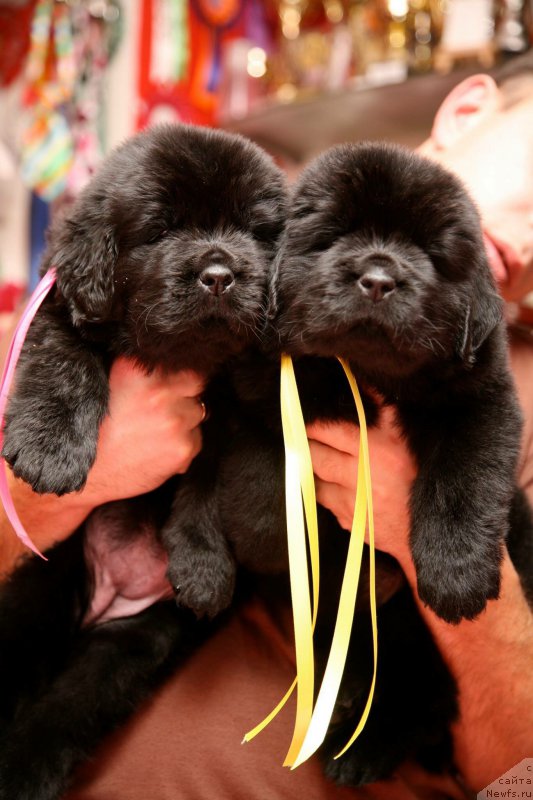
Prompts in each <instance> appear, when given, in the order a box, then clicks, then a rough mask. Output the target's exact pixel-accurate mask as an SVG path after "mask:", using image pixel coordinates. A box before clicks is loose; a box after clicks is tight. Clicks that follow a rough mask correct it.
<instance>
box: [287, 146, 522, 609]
mask: <svg viewBox="0 0 533 800" xmlns="http://www.w3.org/2000/svg"><path fill="white" fill-rule="evenodd" d="M279 264H280V269H279V282H278V292H279V314H278V317H277V330H278V333H279V336H280V340H281V345H282V347H283V349H285V350H286V351H287V352H288V353H290V354H292V355H293V356H296V357H300V356H304V355H313V356H322V357H334V356H342V357H343V358H345V359H346V360H347V361H348V362H349V363H350V365H351V367H352V369H353V370H354V372H355V374H356V376H357V377H358V378H359V380H360V381H361V383H362V385H363V386H366V387H368V388H370V389H372V390H374V391H377V392H378V393H379V394H380V395H381V397H382V398H383V400H384V402H385V403H387V404H394V406H395V407H396V409H397V418H398V423H399V425H400V428H401V430H402V432H403V434H404V436H405V439H406V442H407V444H408V446H409V447H410V449H411V451H412V453H413V455H414V457H415V459H416V463H417V465H418V476H417V478H416V480H415V482H414V486H413V490H412V496H411V535H410V543H411V549H412V553H413V558H414V562H415V565H416V571H417V580H418V592H419V594H420V597H421V599H422V600H423V601H424V602H425V603H427V604H428V605H430V606H431V607H432V608H433V610H434V611H435V612H436V613H437V614H439V615H440V616H441V617H443V618H444V619H446V620H447V621H448V622H458V621H459V620H460V619H462V618H468V619H473V618H474V617H475V616H476V615H477V614H479V613H480V612H481V611H482V610H483V608H484V607H485V605H486V602H487V600H489V599H491V598H496V597H497V596H498V592H499V586H500V559H501V554H502V545H503V541H504V538H505V536H506V534H507V530H508V514H509V507H510V502H511V498H512V495H513V491H514V485H515V472H516V465H517V458H518V452H519V444H520V433H521V415H520V411H519V408H518V402H517V399H516V395H515V390H514V387H513V382H512V378H511V376H510V372H509V367H508V358H507V336H506V331H505V327H504V323H503V319H502V302H501V300H500V298H499V296H498V294H497V291H496V288H495V285H494V282H493V279H492V275H491V271H490V268H489V266H488V263H487V260H486V256H485V249H484V245H483V240H482V234H481V228H480V223H479V219H478V215H477V213H476V211H475V208H474V206H473V204H472V203H471V201H470V199H469V198H468V196H467V194H466V192H465V190H464V189H463V187H462V186H461V184H460V183H459V181H458V180H457V179H456V178H455V177H453V176H452V175H451V174H449V173H448V172H447V171H445V170H443V169H442V168H440V167H438V166H437V165H435V164H433V163H430V162H429V161H426V160H424V159H422V158H420V157H419V156H416V155H413V154H408V153H407V152H402V151H400V150H398V149H396V148H393V147H385V146H383V147H379V148H376V147H374V146H365V145H359V146H348V145H347V146H344V147H339V148H334V149H333V150H331V151H329V152H328V153H326V154H325V155H323V156H322V157H321V158H319V159H318V160H317V161H316V162H315V163H314V164H313V165H312V166H311V167H309V169H308V170H307V171H306V173H305V174H304V175H303V177H302V179H301V181H300V183H299V186H298V188H297V189H296V192H295V194H294V197H293V202H292V204H291V210H290V214H289V219H288V223H287V228H286V233H285V237H284V242H283V245H282V247H281V252H280V255H279ZM316 380H317V382H318V380H319V379H318V378H316Z"/></svg>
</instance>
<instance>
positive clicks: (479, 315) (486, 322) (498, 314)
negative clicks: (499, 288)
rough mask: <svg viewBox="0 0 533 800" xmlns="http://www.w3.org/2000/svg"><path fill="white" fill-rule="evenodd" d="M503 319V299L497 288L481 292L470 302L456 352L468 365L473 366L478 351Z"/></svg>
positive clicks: (459, 333)
mask: <svg viewBox="0 0 533 800" xmlns="http://www.w3.org/2000/svg"><path fill="white" fill-rule="evenodd" d="M502 319H503V301H502V299H501V297H500V296H499V295H498V294H497V292H496V290H495V289H491V290H490V291H488V292H487V291H486V292H480V294H479V295H478V296H477V297H476V296H474V297H473V298H471V300H470V301H469V302H468V304H467V306H466V309H465V315H464V320H463V325H462V327H461V330H460V331H459V332H458V335H457V346H456V352H457V355H458V356H459V358H460V359H461V361H462V362H463V363H464V365H465V366H466V367H472V366H473V365H474V363H475V360H476V352H477V351H478V350H479V348H480V347H481V345H482V344H483V342H484V341H485V340H486V339H487V338H488V337H489V336H490V334H491V333H492V331H493V330H494V329H495V328H496V326H497V325H499V323H500V322H501V320H502Z"/></svg>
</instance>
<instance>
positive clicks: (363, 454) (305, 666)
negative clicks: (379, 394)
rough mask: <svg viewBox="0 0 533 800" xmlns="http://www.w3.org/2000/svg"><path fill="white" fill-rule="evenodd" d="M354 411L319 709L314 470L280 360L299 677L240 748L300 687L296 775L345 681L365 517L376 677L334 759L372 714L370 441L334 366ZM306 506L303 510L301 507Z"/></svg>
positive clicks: (293, 749) (287, 362) (290, 373)
mask: <svg viewBox="0 0 533 800" xmlns="http://www.w3.org/2000/svg"><path fill="white" fill-rule="evenodd" d="M339 361H340V363H341V365H342V367H343V369H344V372H345V373H346V377H347V378H348V381H349V384H350V388H351V390H352V394H353V397H354V401H355V404H356V408H357V413H358V417H359V426H360V446H359V450H360V454H359V463H358V471H357V493H356V500H355V509H354V519H353V524H352V531H351V536H350V544H349V547H348V555H347V559H346V566H345V572H344V577H343V583H342V587H341V594H340V600H339V610H338V614H337V620H336V623H335V629H334V632H333V638H332V644H331V649H330V654H329V657H328V662H327V665H326V669H325V672H324V677H323V680H322V684H321V687H320V691H319V693H318V697H317V701H316V705H315V707H314V710H313V700H314V673H315V668H314V652H313V633H314V629H315V624H316V617H317V611H318V598H319V552H318V525H317V516H316V497H315V489H314V477H313V467H312V463H311V455H310V452H309V443H308V440H307V434H306V430H305V423H304V420H303V416H302V409H301V406H300V401H299V397H298V388H297V385H296V378H295V375H294V367H293V364H292V360H291V358H290V357H289V356H286V355H283V356H282V359H281V416H282V424H283V436H284V440H285V454H286V462H285V488H286V511H287V535H288V544H289V569H290V581H291V593H292V602H293V616H294V636H295V651H296V674H297V677H296V678H295V680H294V681H293V683H292V685H291V687H290V688H289V690H288V691H287V692H286V694H285V695H284V697H283V698H282V699H281V700H280V702H279V703H278V705H277V706H276V707H275V708H274V709H273V711H272V712H271V713H270V714H269V715H268V716H267V717H266V718H265V719H264V720H263V721H262V722H260V723H259V725H257V726H256V727H255V728H253V730H251V731H249V732H248V733H247V734H246V735H245V737H244V740H243V741H250V740H251V739H253V738H254V737H255V736H256V735H257V734H258V733H260V731H262V730H263V729H264V728H265V727H266V726H267V725H268V724H269V723H270V722H271V721H272V719H274V717H275V716H276V715H277V714H278V713H279V711H281V709H282V708H283V706H284V705H285V703H286V702H287V700H288V699H289V697H290V696H291V694H292V692H293V691H294V688H295V687H297V688H298V691H297V702H296V720H295V725H294V733H293V737H292V741H291V745H290V747H289V751H288V753H287V756H286V758H285V761H284V766H290V767H291V769H295V768H296V767H298V766H299V765H300V764H302V763H303V762H304V761H306V760H307V759H308V758H309V757H310V756H311V755H312V754H313V753H314V752H315V751H316V750H317V749H318V747H320V745H321V744H322V742H323V740H324V737H325V735H326V732H327V729H328V726H329V723H330V720H331V715H332V713H333V708H334V705H335V701H336V699H337V694H338V690H339V686H340V682H341V679H342V673H343V670H344V665H345V662H346V656H347V652H348V646H349V642H350V636H351V630H352V622H353V616H354V611H355V601H356V596H357V586H358V583H359V575H360V570H361V560H362V553H363V545H364V539H365V530H366V522H367V517H368V529H369V545H370V609H371V620H372V637H373V651H374V670H373V677H372V682H371V687H370V690H369V694H368V699H367V702H366V705H365V708H364V711H363V714H362V716H361V719H360V721H359V723H358V725H357V728H356V730H355V731H354V733H353V735H352V737H351V739H350V741H349V742H348V743H347V744H346V746H345V747H344V748H343V749H342V751H341V752H340V753H338V755H337V756H335V758H338V757H339V756H341V755H342V754H343V753H345V752H346V750H347V749H348V748H349V747H350V745H351V744H352V743H353V742H354V741H355V739H356V738H357V736H359V734H360V733H361V731H362V729H363V727H364V725H365V722H366V720H367V718H368V714H369V712H370V707H371V704H372V698H373V695H374V688H375V682H376V671H377V613H376V596H375V555H374V524H373V512H372V494H371V479H370V462H369V457H368V438H367V428H366V421H365V415H364V409H363V404H362V401H361V396H360V394H359V390H358V388H357V384H356V382H355V378H354V377H353V374H352V372H351V370H350V368H349V366H348V365H347V364H346V362H344V361H343V360H342V359H339ZM302 501H303V505H302ZM304 511H305V521H306V522H307V538H308V542H309V559H310V562H311V582H312V597H313V602H312V610H311V602H310V596H309V594H310V593H309V574H308V568H307V560H308V557H307V545H306V536H305V523H304Z"/></svg>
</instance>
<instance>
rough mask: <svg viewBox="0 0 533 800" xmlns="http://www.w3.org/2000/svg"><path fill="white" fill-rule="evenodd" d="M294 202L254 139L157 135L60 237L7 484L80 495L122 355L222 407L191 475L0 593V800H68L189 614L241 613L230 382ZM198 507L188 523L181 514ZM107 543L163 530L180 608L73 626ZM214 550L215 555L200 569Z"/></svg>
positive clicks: (203, 132) (48, 262) (181, 635)
mask: <svg viewBox="0 0 533 800" xmlns="http://www.w3.org/2000/svg"><path fill="white" fill-rule="evenodd" d="M285 204H286V190H285V182H284V177H283V174H282V172H281V170H280V169H278V168H277V167H276V165H275V164H274V162H273V161H272V159H271V158H270V157H269V156H267V155H266V154H265V153H263V151H261V150H260V149H259V148H258V147H256V146H255V145H253V144H252V143H251V142H249V141H247V140H245V139H244V138H242V137H240V136H237V135H230V134H226V133H223V132H220V131H215V130H208V129H205V128H197V127H193V126H186V125H180V126H162V127H157V128H153V129H150V130H149V131H147V132H144V133H141V134H139V135H137V136H135V137H133V138H131V139H129V140H128V141H126V142H125V143H124V144H123V145H122V146H121V147H119V148H118V149H117V150H116V151H114V152H113V153H112V154H111V155H110V156H109V158H108V159H107V160H106V161H105V162H104V164H103V165H102V167H101V169H100V171H99V172H98V174H97V175H96V177H95V178H94V179H93V180H92V182H91V183H90V184H89V186H88V187H87V188H86V189H85V190H84V191H83V193H82V194H81V196H80V197H79V199H78V200H77V202H76V204H75V205H74V207H73V209H72V211H71V213H70V214H69V215H68V217H67V218H65V219H62V220H60V221H59V222H58V223H57V224H56V225H55V227H54V228H53V229H52V231H51V235H50V240H49V245H48V249H47V251H46V254H45V258H44V264H43V271H44V270H46V269H47V268H49V267H55V269H56V272H57V282H56V285H55V286H54V288H53V290H52V292H51V293H50V295H49V296H48V297H47V298H46V300H45V302H44V303H43V305H42V307H41V309H40V310H39V312H38V315H37V316H36V318H35V320H34V322H33V323H32V325H31V327H30V330H29V333H28V336H27V339H26V341H25V343H24V347H23V350H22V354H21V357H20V361H19V364H18V367H17V372H16V382H15V388H14V390H13V392H12V395H11V397H10V399H9V404H8V408H7V412H6V419H5V427H4V447H3V456H4V457H5V459H6V460H7V462H8V463H9V464H10V465H11V467H12V469H13V472H14V473H15V475H17V476H18V477H20V478H22V479H24V480H25V481H26V482H28V483H29V484H30V485H31V486H32V487H33V489H34V490H35V491H36V492H43V493H44V492H50V493H55V494H58V495H61V494H64V493H66V492H72V491H76V490H79V489H81V488H82V487H83V485H84V483H85V481H86V479H87V474H88V472H89V470H90V468H91V465H92V464H93V462H94V459H95V452H96V443H97V438H98V431H99V426H100V424H101V422H102V420H103V418H104V417H105V415H106V413H107V410H108V400H109V396H108V395H109V387H108V374H109V369H110V366H111V363H112V361H113V359H115V358H116V357H117V356H127V357H129V358H131V359H134V360H135V361H136V362H137V364H139V365H140V366H141V367H142V368H143V369H144V370H146V371H147V372H149V371H151V370H154V369H156V368H160V369H163V370H168V371H170V370H180V369H186V368H190V369H194V370H196V371H199V372H201V373H203V374H204V375H205V376H207V377H208V378H209V379H210V381H211V384H210V385H209V386H208V389H207V392H206V398H208V397H210V396H211V395H213V397H212V403H210V419H209V420H208V421H207V423H206V424H205V432H204V442H205V447H204V450H203V452H202V454H201V456H200V457H199V458H198V459H197V463H196V464H195V469H194V470H191V472H190V474H189V475H187V476H183V477H181V478H177V479H175V480H174V481H171V482H170V483H169V484H167V485H166V486H164V487H162V488H161V489H160V490H158V491H156V492H154V493H152V494H151V495H149V496H145V497H141V498H137V499H135V500H132V501H128V502H124V503H117V504H114V505H113V504H112V505H111V506H110V507H107V509H103V510H101V511H97V512H96V518H95V519H94V518H93V520H92V523H91V524H89V525H88V526H87V529H86V531H80V532H78V533H77V534H76V535H74V536H73V537H72V538H71V539H69V540H68V541H66V542H64V543H62V544H61V545H59V546H58V547H56V548H54V549H53V550H52V551H50V553H49V562H48V563H43V562H42V561H41V560H40V559H38V558H35V557H31V558H29V559H28V560H27V561H26V562H25V563H23V564H22V565H21V567H20V568H19V569H18V570H16V571H15V573H14V574H13V575H12V576H11V578H10V580H9V581H7V582H6V584H5V585H4V586H3V587H2V589H1V591H0V641H1V643H2V647H1V653H0V678H1V681H2V687H3V690H2V697H1V698H0V797H1V798H2V800H4V798H5V800H8V799H9V800H14V798H17V800H24V798H26V800H35V798H37V797H39V798H40V800H52V798H56V797H58V796H59V795H60V794H61V793H62V791H63V790H64V788H65V782H66V781H67V779H68V776H69V775H70V773H71V771H72V769H73V767H74V766H75V764H76V763H78V762H79V761H81V760H83V759H85V758H87V757H88V755H90V753H91V752H92V751H93V749H94V748H95V747H96V745H97V744H98V742H99V741H100V740H101V738H102V737H103V736H104V735H105V734H106V733H107V732H108V731H110V730H111V729H112V728H114V727H115V726H116V725H117V724H119V723H120V722H121V721H122V720H124V719H125V718H126V717H127V716H128V715H129V714H130V713H131V712H132V710H133V709H134V708H135V706H136V705H137V704H138V702H139V701H140V700H141V699H142V698H143V697H144V696H145V695H146V694H147V692H149V690H150V689H151V688H152V686H153V685H155V684H156V683H157V682H159V681H160V680H161V679H162V677H164V675H165V674H166V673H167V671H168V669H169V668H170V666H171V664H172V663H175V659H176V657H177V656H178V655H182V654H183V653H184V652H185V651H186V649H187V646H188V645H189V644H191V645H192V643H193V641H197V640H198V639H199V638H200V636H201V632H202V625H197V624H196V619H195V616H194V615H193V614H190V612H189V613H188V612H186V611H185V610H184V608H183V606H186V605H187V606H192V607H193V608H194V610H195V612H196V613H197V614H198V615H202V614H207V615H211V614H213V613H214V611H215V610H217V611H219V610H220V609H221V608H223V607H224V606H225V605H227V604H228V603H229V602H230V600H231V597H232V594H233V583H234V574H235V561H234V558H233V556H232V554H231V552H230V551H229V548H228V546H227V545H226V544H225V543H224V542H222V541H220V540H219V538H218V527H216V526H215V521H216V516H215V514H214V508H213V503H212V502H211V503H210V490H211V484H212V476H213V475H214V474H215V472H216V459H217V457H218V455H217V454H218V447H219V440H223V439H224V437H225V435H226V434H225V430H226V428H225V425H229V424H230V423H231V413H232V409H233V408H234V403H232V402H231V399H230V398H229V397H228V393H227V391H226V389H225V388H224V387H225V384H226V381H225V379H224V370H225V369H226V368H227V367H228V365H229V364H230V362H231V361H232V359H235V358H237V357H239V355H240V354H241V353H242V352H244V351H245V350H246V349H247V348H249V347H251V346H253V345H256V343H257V341H258V339H259V337H260V334H261V331H262V330H263V328H264V325H265V314H266V309H267V300H268V289H269V280H270V271H271V263H272V259H273V257H274V255H275V252H276V247H277V242H278V239H279V236H280V233H281V231H282V228H283V225H284V219H285V211H286V209H285ZM215 387H216V389H215ZM226 399H227V404H226V405H225V402H226ZM206 402H207V400H206ZM206 463H207V465H208V467H207V469H206V468H205V466H203V465H205V464H206ZM195 492H196V495H195ZM196 496H198V497H199V498H200V499H199V502H198V504H194V500H193V498H194V497H196ZM191 502H193V504H194V512H195V518H194V520H193V517H192V515H189V516H188V517H187V518H186V519H185V520H183V508H184V507H186V508H188V507H189V504H190V503H191ZM172 504H173V505H172ZM180 526H183V527H184V528H185V527H186V530H181V528H180ZM187 526H188V527H187ZM215 527H216V531H215V533H216V534H217V536H215V535H214V533H213V529H214V528H215ZM102 530H104V532H105V536H107V540H108V542H109V543H110V547H109V550H108V555H109V557H111V556H110V552H111V550H113V547H122V546H123V545H124V546H125V543H127V542H129V544H130V545H131V543H132V542H133V543H135V541H137V540H140V539H142V538H143V537H145V538H146V537H148V538H150V537H152V538H154V531H156V530H157V531H158V532H160V539H161V541H162V543H163V548H161V546H160V544H159V543H158V542H156V541H155V538H154V548H156V549H157V548H159V549H160V550H161V549H164V550H165V551H166V557H167V559H168V576H169V579H170V583H171V584H173V585H174V587H175V591H176V592H178V593H179V599H180V608H178V607H176V603H175V602H174V600H170V601H168V602H162V603H158V604H156V605H154V606H152V607H151V608H149V609H148V610H146V611H145V612H144V613H141V614H138V615H137V616H134V617H131V618H129V619H118V620H117V619H113V620H111V621H108V622H107V623H106V624H105V625H100V626H98V625H85V626H84V627H81V623H82V620H83V619H85V622H86V623H87V622H88V621H91V622H94V621H95V620H97V619H98V614H95V612H94V608H92V607H91V604H92V603H94V602H95V597H94V594H95V591H94V587H95V583H96V582H97V576H96V575H95V573H94V571H93V570H92V569H91V567H90V566H89V564H88V559H87V556H88V554H94V552H95V550H98V546H99V543H98V542H97V543H96V544H95V542H94V541H93V540H92V538H91V537H92V532H96V534H95V535H97V538H98V537H99V539H98V541H99V542H101V538H102V537H101V534H102ZM197 531H198V533H197ZM196 533H197V537H198V542H199V543H198V545H197V548H196V553H195V551H194V548H193V547H192V546H191V548H190V553H189V555H187V554H186V553H184V554H183V557H182V554H181V553H180V551H179V547H177V546H176V542H175V540H176V538H178V539H180V540H181V539H183V538H185V539H187V537H188V536H190V537H194V536H195V535H196ZM104 538H105V537H104ZM211 540H213V541H212V542H211ZM200 542H201V545H200ZM202 548H205V549H206V550H207V551H208V553H209V554H210V556H211V558H209V557H207V558H202V557H200V551H201V550H202ZM156 561H157V558H156ZM160 561H161V559H160ZM190 570H192V571H193V574H196V573H197V574H198V577H199V581H198V586H199V587H201V591H200V590H199V591H198V592H196V593H195V586H194V585H193V583H187V580H186V579H187V578H188V574H189V571H190ZM29 765H31V768H29Z"/></svg>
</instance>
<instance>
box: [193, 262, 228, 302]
mask: <svg viewBox="0 0 533 800" xmlns="http://www.w3.org/2000/svg"><path fill="white" fill-rule="evenodd" d="M234 283H235V276H234V274H233V272H232V271H231V270H230V268H229V267H224V266H223V265H222V264H210V265H209V266H208V267H206V268H205V269H204V270H202V272H201V273H200V284H201V285H202V287H203V288H204V289H205V290H206V291H208V292H211V294H214V295H216V296H217V297H219V296H220V295H221V294H224V292H227V291H228V290H229V289H231V287H232V286H233V284H234Z"/></svg>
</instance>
